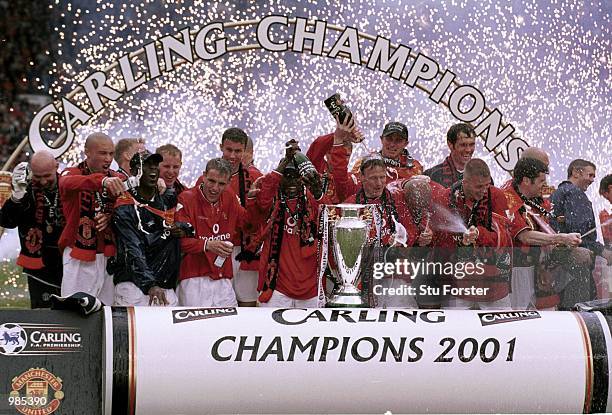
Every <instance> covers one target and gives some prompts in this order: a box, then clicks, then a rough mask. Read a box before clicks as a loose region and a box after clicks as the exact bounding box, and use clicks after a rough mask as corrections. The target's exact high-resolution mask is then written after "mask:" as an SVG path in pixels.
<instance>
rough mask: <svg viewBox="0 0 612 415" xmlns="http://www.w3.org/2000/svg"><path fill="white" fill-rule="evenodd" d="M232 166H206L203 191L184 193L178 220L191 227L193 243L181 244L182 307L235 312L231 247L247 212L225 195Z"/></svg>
mask: <svg viewBox="0 0 612 415" xmlns="http://www.w3.org/2000/svg"><path fill="white" fill-rule="evenodd" d="M231 174H232V173H231V166H230V164H229V163H228V162H227V161H225V160H223V159H219V158H217V159H212V160H210V161H209V162H208V163H207V164H206V170H205V172H204V174H203V176H202V177H201V178H200V179H199V180H198V183H199V185H197V186H196V187H194V188H193V189H189V190H186V191H184V192H183V193H181V195H180V196H179V204H178V206H177V212H176V220H177V221H180V222H187V223H191V224H192V225H193V227H194V230H195V236H194V237H192V238H183V239H181V248H182V251H183V253H185V256H184V257H183V261H182V262H181V270H180V274H179V280H180V283H179V287H178V289H177V294H178V298H179V304H180V305H183V306H191V307H235V306H237V305H238V303H237V301H236V294H235V292H234V288H233V287H232V282H231V279H232V276H233V272H232V261H231V258H230V255H231V254H232V250H233V244H232V242H231V241H232V240H235V238H236V236H237V235H238V232H239V229H240V228H241V227H242V226H243V224H244V223H245V222H246V221H247V218H246V211H245V209H244V208H243V207H242V206H240V203H239V202H238V199H237V198H236V196H235V194H234V193H233V192H232V191H230V190H228V189H227V186H228V185H229V181H230V176H231Z"/></svg>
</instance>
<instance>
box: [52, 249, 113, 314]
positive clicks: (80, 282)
mask: <svg viewBox="0 0 612 415" xmlns="http://www.w3.org/2000/svg"><path fill="white" fill-rule="evenodd" d="M70 252H72V248H70V247H67V248H66V249H64V252H63V254H62V263H63V265H64V275H63V277H62V290H61V292H62V297H68V296H70V295H72V294H74V293H78V292H84V293H86V294H90V295H93V296H94V297H97V298H98V299H99V300H100V301H102V303H103V304H104V305H113V298H114V297H115V287H114V284H113V277H112V276H111V275H109V274H108V272H106V262H107V260H108V258H107V257H105V256H104V254H96V260H95V261H91V262H89V261H81V260H80V259H76V258H73V257H71V256H70Z"/></svg>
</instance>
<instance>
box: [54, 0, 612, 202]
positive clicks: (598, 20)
mask: <svg viewBox="0 0 612 415" xmlns="http://www.w3.org/2000/svg"><path fill="white" fill-rule="evenodd" d="M50 8H51V11H52V15H53V16H54V20H55V24H56V25H55V27H54V29H53V30H54V31H55V33H56V34H57V37H58V43H57V45H56V46H57V48H58V50H57V55H56V56H58V58H59V59H60V60H58V61H57V62H55V63H54V66H53V74H54V75H55V78H56V79H57V81H56V82H55V83H54V84H53V85H52V87H51V89H50V90H49V91H43V92H45V93H48V94H49V95H50V96H51V97H52V98H53V99H54V100H56V101H57V100H58V99H59V98H60V97H61V96H66V94H68V93H69V92H70V91H72V90H73V89H75V87H76V86H77V85H78V83H79V82H81V81H82V80H83V79H85V78H86V77H87V76H88V75H90V74H91V73H92V72H93V71H95V70H104V69H105V68H107V67H108V66H109V65H111V64H112V63H114V62H116V61H117V59H119V57H121V56H123V55H125V54H127V53H130V52H134V51H136V50H138V49H140V48H142V47H143V46H144V45H145V44H147V43H150V42H151V41H153V40H156V39H159V38H161V37H163V36H166V35H169V34H175V35H176V34H178V32H179V31H180V30H181V29H184V28H185V27H189V28H190V29H191V30H192V31H194V30H197V29H198V28H201V27H203V26H204V25H206V24H209V23H211V22H225V23H226V24H227V23H229V22H244V21H249V20H256V21H257V20H260V19H261V18H263V17H265V16H268V15H272V14H275V15H285V16H288V17H304V18H308V19H310V20H322V21H327V22H328V23H329V24H330V25H331V24H333V25H337V26H340V27H345V26H351V27H355V28H357V29H358V30H359V32H360V33H362V34H368V35H372V36H374V37H375V36H377V35H380V36H384V37H386V38H388V39H389V40H390V41H391V42H392V43H394V44H403V45H405V46H408V47H410V48H411V49H412V52H413V53H422V54H425V55H427V56H428V57H430V58H432V59H435V60H436V61H437V62H438V63H439V65H440V68H441V70H442V71H444V70H446V69H448V70H450V71H452V72H453V73H454V74H456V77H457V78H456V79H457V81H458V82H459V83H460V84H463V85H472V86H474V87H476V88H477V89H478V90H480V91H481V92H482V93H483V94H484V96H485V98H486V102H487V105H488V106H489V107H490V108H498V109H499V111H500V112H501V113H502V114H503V119H504V121H505V122H508V123H511V124H512V125H513V126H514V128H515V129H516V133H515V135H516V136H518V137H522V138H523V139H524V140H525V141H526V142H527V143H529V144H530V145H532V146H537V147H541V148H543V149H545V150H546V151H547V152H548V153H549V155H550V158H551V166H552V171H551V175H550V177H549V182H550V183H551V184H553V185H555V186H556V185H558V183H559V182H560V181H562V180H564V179H565V175H566V168H567V165H568V164H569V162H570V161H571V160H572V159H575V158H584V159H588V160H591V161H593V162H594V163H595V164H596V165H597V166H598V169H597V181H596V183H595V184H594V185H593V186H591V187H590V189H589V191H588V195H589V198H590V199H591V200H593V201H594V207H595V209H596V211H597V210H599V209H600V208H601V207H602V206H603V202H602V199H601V198H600V197H599V196H598V195H597V187H598V181H599V179H600V178H601V177H603V176H604V175H605V174H609V173H610V172H611V171H612V164H611V162H610V160H611V159H612V157H611V156H610V155H611V154H612V152H611V146H612V140H610V138H609V137H610V135H611V131H610V119H611V117H610V115H611V110H612V106H611V105H610V92H609V91H610V83H611V75H610V69H611V60H612V54H611V50H612V48H611V44H610V43H611V39H612V34H611V33H610V32H611V28H612V25H611V24H610V11H611V9H612V3H610V2H606V1H599V2H597V1H594V2H588V1H587V2H582V1H576V0H569V1H558V2H550V3H549V2H545V1H537V2H519V1H513V2H504V3H499V2H496V1H492V0H488V1H459V0H451V1H430V2H422V1H419V2H412V1H411V2H403V1H382V0H381V1H376V2H359V1H354V0H344V1H342V2H336V1H333V2H331V1H330V2H322V1H314V0H311V1H299V2H298V1H267V2H247V1H238V2H229V1H225V2H209V1H189V2H187V1H176V2H171V1H167V0H166V1H163V0H157V1H141V2H136V1H124V2H121V1H117V0H97V1H96V2H95V3H93V2H92V1H90V0H77V1H70V2H67V1H60V0H55V2H54V3H53V4H51V6H50ZM255 29H256V25H250V26H237V27H231V28H227V29H226V32H227V36H229V37H231V42H229V43H228V46H230V45H231V46H235V45H253V44H256V41H255V36H254V31H255ZM291 30H292V27H290V28H289V29H287V30H285V31H282V30H281V31H280V32H279V33H277V35H278V36H281V37H283V39H282V40H290V38H291ZM338 34H339V32H334V33H333V34H330V35H328V36H327V39H326V49H327V48H329V47H330V46H331V44H332V42H333V41H334V39H335V37H337V36H338ZM368 45H369V46H370V47H371V45H372V42H369V43H368V42H366V41H364V42H363V48H364V53H363V56H366V55H367V54H366V53H365V52H367V51H368V49H367V48H368ZM139 59H140V58H139ZM139 59H135V64H134V65H135V68H140V69H141V70H142V68H143V61H142V59H140V60H139ZM114 71H115V72H116V70H114ZM111 73H112V71H111ZM111 78H112V77H111ZM431 86H433V83H432V85H430V87H431ZM335 92H338V93H340V94H341V96H342V97H343V99H344V100H345V101H346V102H347V104H348V105H349V106H350V108H351V110H352V112H353V113H354V114H356V117H357V119H358V123H359V126H360V129H361V130H362V131H363V132H364V133H365V136H366V141H365V142H364V144H365V145H364V146H358V147H356V149H355V151H354V158H353V161H354V159H355V158H356V157H359V156H362V155H363V154H364V153H365V150H364V149H365V148H372V149H376V148H379V147H380V140H379V137H380V134H381V131H382V128H383V126H384V124H385V123H387V122H389V121H392V120H395V121H400V122H403V123H405V124H406V125H407V126H408V128H409V136H410V143H409V145H408V149H409V151H410V153H411V154H412V155H413V156H414V157H415V158H416V159H418V160H419V161H421V163H422V164H423V165H424V166H425V167H430V166H433V165H434V164H437V163H440V162H441V161H442V160H443V159H444V157H445V156H446V155H447V153H448V148H447V146H446V140H445V137H446V131H447V130H448V128H449V127H450V126H451V125H452V124H454V123H456V122H458V121H457V120H456V119H455V118H454V117H453V116H452V114H451V113H450V111H449V109H448V108H446V107H445V106H443V105H441V104H436V103H434V102H433V101H432V100H430V99H429V97H428V95H427V94H426V93H424V92H423V91H421V90H418V89H416V88H410V87H408V86H407V85H405V84H404V83H403V82H401V81H398V80H395V79H392V78H391V77H390V76H389V75H388V74H385V73H382V72H380V71H376V72H375V71H371V70H368V69H366V68H365V66H360V65H353V64H351V63H350V62H349V60H348V59H346V58H337V59H330V58H327V57H319V56H313V55H311V54H310V53H308V52H305V53H295V52H282V53H274V52H269V51H265V50H262V49H259V48H257V49H249V50H245V51H236V52H228V53H226V54H225V55H223V56H222V57H219V58H217V59H214V60H212V61H202V60H198V61H196V62H195V63H194V64H184V65H179V66H177V68H176V70H174V71H172V72H169V73H165V74H164V75H162V76H161V77H159V78H157V79H155V80H153V81H149V82H147V83H145V84H143V85H142V86H140V87H138V88H137V89H136V90H134V91H132V92H130V93H128V94H126V95H125V96H123V97H122V98H121V99H120V100H118V101H117V102H112V103H108V104H107V105H106V108H105V109H104V110H103V111H101V112H99V113H97V114H96V115H95V116H94V117H93V118H92V120H91V121H90V122H89V123H87V125H84V126H80V127H78V128H77V130H76V132H77V139H76V141H75V143H74V144H73V146H72V148H71V149H70V150H69V151H68V152H67V153H65V154H64V156H63V158H62V161H63V162H64V163H65V164H68V165H71V164H75V163H76V162H78V161H79V160H81V159H82V157H83V155H82V148H83V145H82V144H83V142H84V139H85V137H86V136H87V135H88V134H89V133H91V132H93V131H105V132H107V133H108V134H109V135H111V137H113V139H115V140H118V139H119V138H123V137H143V138H145V140H146V143H147V147H148V148H149V149H154V148H156V147H157V146H159V145H162V144H166V143H173V144H175V145H177V146H178V147H179V148H180V149H181V150H182V151H183V168H182V171H181V179H182V181H184V182H185V183H187V184H193V183H194V182H195V180H196V178H197V177H198V176H199V175H200V174H201V173H202V171H203V169H204V166H205V164H206V161H207V160H209V159H210V158H212V157H217V156H219V154H220V151H219V144H220V137H221V134H222V132H223V130H225V129H226V128H228V127H231V126H237V127H241V128H243V129H244V130H245V131H246V132H247V133H248V134H249V135H250V136H251V137H252V138H253V140H254V142H255V165H256V166H257V167H259V168H260V169H261V170H262V171H269V170H271V169H272V168H274V167H275V166H276V163H278V160H279V158H280V157H281V154H282V148H283V143H284V142H285V141H287V140H289V139H291V138H295V139H298V140H299V141H300V143H301V147H302V149H303V150H304V151H305V149H306V148H307V147H308V145H309V144H310V143H311V142H312V141H313V140H314V138H316V137H317V136H319V135H323V134H326V133H329V132H332V131H333V129H334V127H335V125H334V122H333V119H332V118H331V116H330V115H329V113H328V112H327V109H326V108H325V106H324V104H323V100H324V99H325V98H327V97H329V96H330V95H332V94H333V93H335ZM83 96H84V95H83V94H81V99H82V97H83ZM77 98H78V97H77ZM77 101H78V99H77ZM51 129H52V131H53V133H54V134H57V133H58V132H59V130H58V129H57V128H56V127H52V128H51ZM482 144H483V142H482V141H480V142H479V145H478V146H477V150H476V153H475V157H481V158H483V159H484V160H485V161H487V162H488V163H489V165H490V166H491V167H492V173H493V176H494V180H495V183H497V184H501V183H503V182H505V181H506V180H507V178H508V176H507V173H506V172H505V171H503V170H502V169H501V168H500V167H499V166H498V165H497V164H496V163H495V161H494V159H493V154H492V153H490V152H489V151H488V150H486V149H485V148H484V146H483V145H482Z"/></svg>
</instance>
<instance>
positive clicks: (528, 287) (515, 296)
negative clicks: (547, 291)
mask: <svg viewBox="0 0 612 415" xmlns="http://www.w3.org/2000/svg"><path fill="white" fill-rule="evenodd" d="M533 270H534V268H533V267H512V283H511V285H510V286H511V287H512V291H511V292H510V305H511V306H512V309H513V310H535V308H536V307H535V305H536V295H535V286H534V271H533Z"/></svg>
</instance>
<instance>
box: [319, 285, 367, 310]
mask: <svg viewBox="0 0 612 415" xmlns="http://www.w3.org/2000/svg"><path fill="white" fill-rule="evenodd" d="M325 307H327V308H367V307H368V304H366V303H365V302H364V301H363V298H361V292H360V291H359V290H358V289H356V288H355V287H351V286H345V287H342V288H340V289H339V290H338V292H337V293H335V294H333V295H332V297H331V298H330V300H329V301H328V302H327V304H326V305H325Z"/></svg>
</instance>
